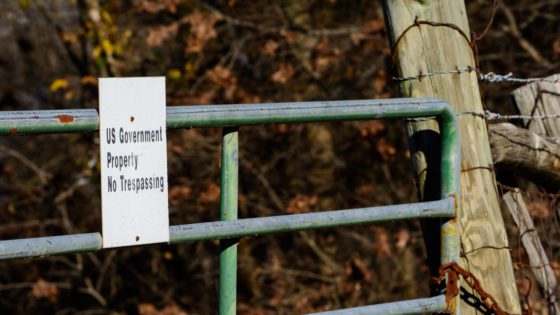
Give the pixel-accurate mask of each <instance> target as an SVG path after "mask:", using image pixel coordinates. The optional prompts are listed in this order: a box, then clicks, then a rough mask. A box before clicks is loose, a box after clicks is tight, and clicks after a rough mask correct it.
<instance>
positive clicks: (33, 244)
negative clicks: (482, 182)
mask: <svg viewBox="0 0 560 315" xmlns="http://www.w3.org/2000/svg"><path fill="white" fill-rule="evenodd" d="M454 215H455V209H454V200H453V198H446V199H442V200H438V201H429V202H420V203H413V204H402V205H392V206H382V207H370V208H359V209H348V210H336V211H324V212H315V213H304V214H292V215H281V216H272V217H264V218H250V219H240V220H233V221H216V222H206V223H194V224H184V225H175V226H171V227H170V228H169V236H170V243H172V244H176V243H182V242H190V241H200V240H210V239H224V238H235V237H242V236H256V235H259V234H271V233H282V232H289V231H301V230H309V229H319V228H327V227H337V226H349V225H358V224H366V223H374V222H382V221H389V220H404V219H412V218H451V217H453V216H454ZM101 248H102V239H101V235H100V234H99V233H84V234H73V235H62V236H50V237H38V238H26V239H15V240H5V241H0V259H12V258H26V257H38V256H48V255H57V254H66V253H80V252H93V251H98V250H100V249H101Z"/></svg>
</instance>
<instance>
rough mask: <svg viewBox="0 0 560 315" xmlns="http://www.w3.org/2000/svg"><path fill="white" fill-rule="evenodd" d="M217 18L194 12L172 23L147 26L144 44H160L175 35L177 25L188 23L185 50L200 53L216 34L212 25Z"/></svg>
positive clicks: (153, 45)
mask: <svg viewBox="0 0 560 315" xmlns="http://www.w3.org/2000/svg"><path fill="white" fill-rule="evenodd" d="M153 10H155V9H153ZM219 20H220V17H219V16H217V15H215V14H210V13H206V12H195V13H193V14H190V15H187V16H185V17H184V18H182V19H181V20H179V21H177V22H174V23H172V24H169V25H159V26H156V27H151V28H149V29H148V36H147V37H146V44H148V45H149V46H150V47H158V46H161V45H162V44H163V43H164V42H165V41H166V40H169V39H172V38H175V37H176V36H177V34H178V31H179V27H181V26H182V25H189V32H188V34H187V38H186V45H185V52H187V53H201V52H202V51H203V50H204V47H205V45H206V43H207V42H208V41H210V40H211V39H214V38H216V37H217V36H218V33H217V32H216V29H215V27H214V26H215V24H216V22H218V21H219Z"/></svg>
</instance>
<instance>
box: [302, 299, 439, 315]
mask: <svg viewBox="0 0 560 315" xmlns="http://www.w3.org/2000/svg"><path fill="white" fill-rule="evenodd" d="M446 306H447V303H446V301H445V295H438V296H434V297H430V298H424V299H416V300H407V301H398V302H391V303H383V304H375V305H369V306H362V307H353V308H347V309H340V310H334V311H329V312H321V313H313V314H309V315H393V314H394V315H396V314H399V315H401V314H426V313H432V312H434V313H435V312H437V313H440V312H445V311H446V310H447V307H446Z"/></svg>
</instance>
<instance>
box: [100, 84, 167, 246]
mask: <svg viewBox="0 0 560 315" xmlns="http://www.w3.org/2000/svg"><path fill="white" fill-rule="evenodd" d="M165 116H166V113H165V78H164V77H144V78H102V79H100V80H99V135H100V137H99V140H100V154H101V159H100V161H101V206H102V210H101V214H102V226H103V247H104V248H111V247H120V246H130V245H140V244H151V243H160V242H169V208H168V198H167V137H166V125H165V121H166V117H165Z"/></svg>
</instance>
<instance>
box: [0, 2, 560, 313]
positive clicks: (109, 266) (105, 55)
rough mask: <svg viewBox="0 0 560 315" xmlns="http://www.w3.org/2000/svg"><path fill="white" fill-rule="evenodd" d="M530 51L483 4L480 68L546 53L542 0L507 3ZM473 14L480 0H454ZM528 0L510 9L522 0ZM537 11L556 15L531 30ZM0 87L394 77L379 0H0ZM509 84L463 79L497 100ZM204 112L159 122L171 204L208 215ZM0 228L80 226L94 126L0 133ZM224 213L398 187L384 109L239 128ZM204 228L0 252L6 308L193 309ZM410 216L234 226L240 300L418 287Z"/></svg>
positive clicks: (553, 52)
mask: <svg viewBox="0 0 560 315" xmlns="http://www.w3.org/2000/svg"><path fill="white" fill-rule="evenodd" d="M507 5H508V7H509V8H510V10H512V12H513V14H514V16H516V17H518V19H519V20H518V23H519V28H520V29H521V34H522V36H525V37H526V38H527V39H529V41H530V42H531V43H532V44H533V45H535V46H536V47H537V48H538V51H540V52H541V54H542V56H543V58H545V59H546V60H548V61H549V62H550V65H551V66H550V67H548V68H543V67H542V65H539V64H535V61H534V58H532V56H530V55H529V54H528V53H526V52H525V51H524V50H523V48H522V47H520V45H519V44H518V42H517V41H516V40H511V39H512V35H511V28H512V25H511V21H510V20H508V19H507V17H506V16H505V14H503V13H502V12H501V11H499V12H498V15H497V17H496V21H495V23H494V25H493V27H492V28H491V30H490V32H489V33H488V35H487V36H486V39H485V40H483V41H481V42H480V43H479V45H480V47H479V48H480V51H481V55H480V62H481V68H482V70H483V71H484V72H488V71H496V72H509V71H515V72H516V74H519V75H541V74H545V73H549V72H551V71H554V70H558V62H559V61H560V53H559V51H560V49H559V48H558V47H559V44H558V43H560V38H558V34H559V33H560V29H559V23H558V14H554V13H552V12H556V13H557V12H559V9H560V5H559V4H558V3H555V2H553V1H525V0H520V1H516V2H515V4H513V3H512V4H509V3H507ZM468 9H469V14H470V19H471V23H472V28H473V30H475V31H480V30H483V29H484V27H485V26H486V24H487V22H488V19H489V17H490V11H491V10H490V9H491V3H489V2H488V1H481V0H477V1H468ZM527 10H529V11H527ZM527 12H530V14H527ZM542 29H550V30H556V31H551V32H542ZM0 36H1V38H2V40H3V43H4V44H3V45H2V46H0V107H1V108H2V110H10V109H49V108H97V78H98V77H105V76H160V75H165V76H166V77H167V101H168V104H169V105H193V104H220V103H254V102H279V101H305V100H327V99H364V98H387V97H396V96H397V93H396V89H395V86H394V85H392V84H391V83H390V82H389V81H390V80H389V78H390V76H391V75H392V73H391V71H392V67H391V64H390V49H389V44H388V41H387V34H386V31H385V28H384V23H383V13H382V8H381V2H379V1H363V0H347V1H340V0H291V1H290V0H286V1H278V2H274V1H273V2H271V1H262V0H257V1H242V0H228V1H225V0H224V1H196V0H162V1H155V0H122V1H120V0H119V1H101V0H39V1H15V0H6V1H3V2H2V3H0ZM512 88H513V87H512V86H483V90H484V92H485V101H486V102H487V104H488V106H489V107H490V108H491V109H493V110H499V111H502V112H503V111H508V110H510V108H509V107H507V104H508V103H507V95H508V91H510V90H511V89H512ZM220 134H221V131H220V130H218V129H212V128H210V129H192V130H181V131H179V130H173V131H169V134H168V166H169V180H170V189H169V201H170V220H171V223H172V224H184V223H192V222H203V221H211V220H217V219H218V217H219V215H218V204H219V190H220V187H219V167H220V165H219V161H220ZM2 141H3V144H2V145H1V146H0V173H1V178H2V181H0V218H1V220H0V221H1V222H2V223H1V224H0V235H1V238H3V239H8V238H15V237H18V238H19V237H34V236H43V235H58V234H69V233H77V232H92V231H99V230H100V220H101V218H100V200H99V196H100V191H99V185H98V184H99V173H98V172H99V169H98V168H99V165H98V164H99V160H98V155H99V152H98V148H97V146H98V136H97V135H96V134H74V135H57V136H36V137H10V138H5V139H2ZM240 142H241V148H240V205H239V211H240V216H241V217H258V216H267V215H274V214H283V213H284V214H285V213H302V212H309V211H320V210H332V209H343V208H351V207H364V206H371V205H382V204H396V203H404V202H412V201H414V200H415V189H414V185H413V180H412V173H411V171H410V167H409V161H408V159H409V154H408V151H407V149H406V141H405V139H404V135H403V132H402V125H401V124H400V123H394V122H387V121H371V122H347V123H333V124H310V125H275V126H266V127H263V126H259V127H247V128H242V129H241V131H240ZM218 253H219V246H218V243H217V242H198V243H192V244H184V245H176V246H168V245H155V246H147V247H141V248H125V249H119V250H108V251H103V252H100V253H95V254H81V255H68V256H58V257H50V258H43V259H38V260H15V261H2V262H0V291H2V293H3V294H2V296H1V297H0V311H1V312H2V313H6V314H12V313H15V314H33V313H56V314H66V313H72V314H73V313H82V314H106V313H108V314H109V313H111V314H112V313H119V314H121V313H127V314H211V313H215V312H216V305H217V281H218V277H217V273H218V259H217V257H218ZM424 258H425V253H424V245H423V241H422V238H421V234H420V232H419V224H418V222H400V223H391V224H382V225H376V226H363V227H357V228H344V229H336V230H322V231H315V232H300V233H294V234H282V235H275V236H261V237H257V238H247V239H242V240H241V243H240V246H239V297H238V301H239V305H238V311H239V313H240V314H269V313H279V314H293V313H304V312H310V311H319V310H327V309H333V308H340V307H349V306H358V305H365V304H371V303H377V302H381V301H388V300H396V299H403V298H413V297H418V296H426V295H428V271H427V267H426V265H425V262H424Z"/></svg>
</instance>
